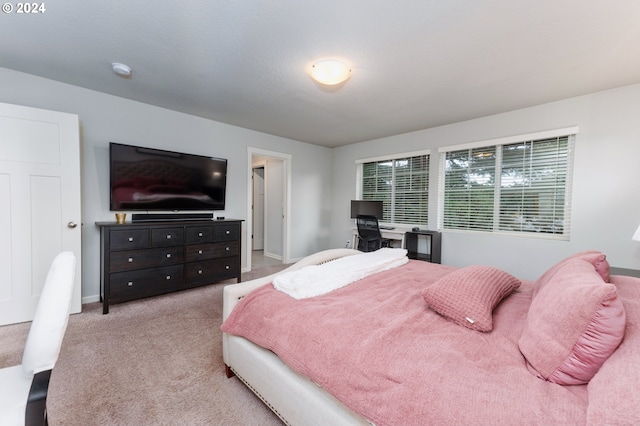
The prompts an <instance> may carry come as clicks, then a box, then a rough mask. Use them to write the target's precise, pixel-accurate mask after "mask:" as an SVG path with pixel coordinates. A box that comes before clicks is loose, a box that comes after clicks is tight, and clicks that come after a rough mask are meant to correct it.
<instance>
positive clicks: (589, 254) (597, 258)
mask: <svg viewBox="0 0 640 426" xmlns="http://www.w3.org/2000/svg"><path fill="white" fill-rule="evenodd" d="M573 259H583V260H586V261H587V262H589V263H591V264H592V265H593V267H594V268H595V270H596V272H597V273H598V274H599V275H600V276H601V277H602V279H603V280H604V282H607V283H608V282H609V273H610V269H611V268H610V266H609V262H608V261H607V256H605V255H604V254H603V253H601V252H599V251H597V250H586V251H581V252H579V253H575V254H572V255H571V256H569V257H567V258H565V259H562V260H561V261H560V262H558V263H556V264H555V265H553V266H552V267H551V268H549V269H548V270H547V271H546V272H545V273H544V274H542V275H541V276H540V278H538V279H537V280H536V282H535V284H534V287H533V297H535V296H536V294H537V293H538V292H539V291H540V289H541V288H542V287H544V286H545V285H546V284H547V283H548V282H549V280H550V279H551V278H552V277H553V275H554V274H555V273H556V272H558V269H560V267H562V265H564V264H565V263H567V262H569V261H571V260H573Z"/></svg>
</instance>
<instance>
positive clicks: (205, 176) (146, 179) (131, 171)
mask: <svg viewBox="0 0 640 426" xmlns="http://www.w3.org/2000/svg"><path fill="white" fill-rule="evenodd" d="M109 173H110V177H109V180H110V193H111V203H110V208H111V210H112V211H122V210H129V211H179V210H188V211H212V210H224V208H225V193H226V186H227V160H225V159H222V158H214V157H206V156H203V155H194V154H186V153H182V152H173V151H165V150H161V149H154V148H144V147H139V146H132V145H124V144H120V143H115V142H111V143H110V144H109Z"/></svg>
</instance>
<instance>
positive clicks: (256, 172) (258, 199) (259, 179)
mask: <svg viewBox="0 0 640 426" xmlns="http://www.w3.org/2000/svg"><path fill="white" fill-rule="evenodd" d="M252 223H253V250H263V249H264V167H256V168H254V169H253V222H252Z"/></svg>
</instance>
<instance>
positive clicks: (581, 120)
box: [331, 85, 640, 279]
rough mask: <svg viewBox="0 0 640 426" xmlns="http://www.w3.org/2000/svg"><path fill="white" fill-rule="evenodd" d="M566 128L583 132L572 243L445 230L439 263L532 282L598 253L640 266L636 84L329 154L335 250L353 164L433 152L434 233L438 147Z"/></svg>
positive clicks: (345, 221) (345, 232)
mask: <svg viewBox="0 0 640 426" xmlns="http://www.w3.org/2000/svg"><path fill="white" fill-rule="evenodd" d="M570 126H579V128H580V133H579V134H578V136H577V138H576V156H575V169H574V185H573V204H572V213H571V214H572V225H571V240H570V241H569V242H566V241H551V240H544V239H539V238H525V237H514V236H506V235H490V234H482V233H461V232H444V233H443V238H442V240H443V243H442V263H445V264H449V265H454V266H464V265H469V264H487V265H494V266H497V267H500V268H502V269H504V270H507V271H509V272H511V273H513V274H516V275H517V276H519V277H522V278H528V279H535V278H537V277H538V276H539V275H540V274H541V273H542V272H543V271H544V270H545V269H546V268H548V267H549V266H550V265H551V264H553V263H555V262H556V261H557V260H559V259H560V258H562V257H565V256H567V255H569V254H571V253H574V252H577V251H580V250H586V249H596V250H601V251H602V252H604V253H605V254H606V255H607V257H608V259H609V262H610V263H611V265H612V266H616V267H621V268H631V269H640V243H638V242H633V241H631V235H632V234H633V232H634V230H635V229H636V227H637V226H638V225H640V175H639V174H638V169H639V167H638V163H639V161H640V160H639V159H640V85H634V86H628V87H624V88H620V89H616V90H609V91H604V92H599V93H594V94H590V95H586V96H581V97H576V98H572V99H568V100H563V101H559V102H554V103H550V104H545V105H541V106H537V107H533V108H526V109H522V110H517V111H512V112H508V113H504V114H498V115H494V116H490V117H484V118H480V119H476V120H470V121H465V122H460V123H455V124H452V125H447V126H442V127H437V128H432V129H426V130H421V131H417V132H412V133H407V134H402V135H397V136H393V137H388V138H383V139H377V140H373V141H368V142H363V143H359V144H354V145H348V146H344V147H340V148H336V149H334V150H333V169H334V185H333V188H334V191H333V202H332V205H333V211H332V220H331V225H332V229H333V230H334V232H333V234H332V236H331V242H332V245H333V246H336V247H338V246H341V245H344V241H346V240H348V239H349V237H350V235H351V228H352V226H353V222H352V220H351V219H349V200H351V199H353V198H354V197H355V193H356V189H355V181H356V168H355V163H354V161H355V160H356V159H359V158H367V157H375V156H379V155H387V154H394V153H400V152H409V151H416V150H421V149H430V150H431V176H430V178H431V185H432V187H431V191H430V194H431V195H432V197H431V199H430V203H429V219H430V226H429V229H435V227H436V213H437V200H436V194H437V174H438V170H437V156H438V155H437V154H438V148H439V147H442V146H450V145H457V144H461V143H467V142H473V141H482V140H488V139H495V138H500V137H504V136H511V135H519V134H526V133H534V132H538V131H543V130H551V129H558V128H564V127H570Z"/></svg>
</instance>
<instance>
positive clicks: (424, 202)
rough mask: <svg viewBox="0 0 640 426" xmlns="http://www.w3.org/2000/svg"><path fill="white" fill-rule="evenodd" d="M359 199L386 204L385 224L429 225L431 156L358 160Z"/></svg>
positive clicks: (401, 156)
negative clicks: (379, 201)
mask: <svg viewBox="0 0 640 426" xmlns="http://www.w3.org/2000/svg"><path fill="white" fill-rule="evenodd" d="M356 165H357V170H358V171H357V189H356V193H357V198H358V199H359V200H381V201H383V206H384V207H383V210H384V216H383V218H382V222H388V223H397V224H411V225H426V224H427V222H428V214H429V210H428V209H429V152H428V151H421V152H417V153H410V154H400V155H399V156H397V157H391V158H389V157H386V158H373V159H364V160H357V161H356Z"/></svg>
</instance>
